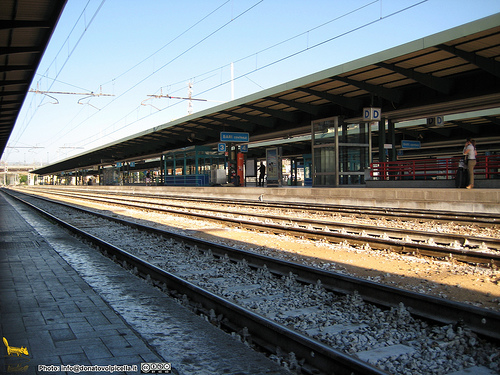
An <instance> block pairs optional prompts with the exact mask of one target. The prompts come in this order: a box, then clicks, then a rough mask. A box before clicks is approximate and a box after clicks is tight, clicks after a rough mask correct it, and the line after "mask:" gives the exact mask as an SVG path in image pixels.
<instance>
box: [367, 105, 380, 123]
mask: <svg viewBox="0 0 500 375" xmlns="http://www.w3.org/2000/svg"><path fill="white" fill-rule="evenodd" d="M381 114H382V112H381V111H380V108H372V107H369V108H363V121H380V117H381Z"/></svg>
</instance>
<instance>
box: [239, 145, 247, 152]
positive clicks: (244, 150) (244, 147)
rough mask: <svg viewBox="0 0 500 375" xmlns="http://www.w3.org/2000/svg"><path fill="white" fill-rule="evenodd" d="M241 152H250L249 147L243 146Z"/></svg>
mask: <svg viewBox="0 0 500 375" xmlns="http://www.w3.org/2000/svg"><path fill="white" fill-rule="evenodd" d="M240 151H241V152H248V145H241V146H240Z"/></svg>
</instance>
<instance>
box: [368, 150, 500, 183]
mask: <svg viewBox="0 0 500 375" xmlns="http://www.w3.org/2000/svg"><path fill="white" fill-rule="evenodd" d="M461 159H462V158H461V157H453V158H442V159H416V160H401V161H388V162H377V163H372V164H371V166H370V167H371V171H370V175H371V177H372V179H373V180H378V181H388V180H441V179H442V180H451V179H454V178H455V176H456V173H457V170H458V168H459V166H460V160H461ZM465 167H466V165H465ZM474 178H477V179H491V178H500V155H490V156H478V157H477V164H476V166H475V168H474Z"/></svg>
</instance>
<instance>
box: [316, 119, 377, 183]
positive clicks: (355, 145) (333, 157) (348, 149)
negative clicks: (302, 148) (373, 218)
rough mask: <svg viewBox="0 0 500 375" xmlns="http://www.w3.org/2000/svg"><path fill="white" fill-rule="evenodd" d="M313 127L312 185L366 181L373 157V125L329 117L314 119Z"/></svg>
mask: <svg viewBox="0 0 500 375" xmlns="http://www.w3.org/2000/svg"><path fill="white" fill-rule="evenodd" d="M311 130H312V131H311V149H312V180H313V181H312V185H313V186H316V187H321V186H325V187H332V186H340V185H357V184H363V183H364V182H365V180H364V179H365V169H367V168H368V167H369V165H370V159H371V135H370V124H369V123H364V122H363V123H359V124H348V123H345V122H344V121H343V120H342V118H341V117H330V118H326V119H321V120H317V121H313V122H312V129H311Z"/></svg>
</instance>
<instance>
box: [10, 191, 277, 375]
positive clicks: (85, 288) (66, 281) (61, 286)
mask: <svg viewBox="0 0 500 375" xmlns="http://www.w3.org/2000/svg"><path fill="white" fill-rule="evenodd" d="M0 280H1V285H2V287H1V289H0V335H1V336H2V337H4V338H5V342H6V343H7V344H8V346H9V349H10V353H9V351H8V349H7V346H6V345H5V343H2V344H1V345H2V349H1V350H2V354H1V355H0V373H3V374H8V373H13V372H21V373H23V374H71V373H78V372H80V373H92V374H93V373H107V374H110V373H117V374H138V373H141V364H144V363H170V364H171V366H172V373H173V374H181V375H182V374H241V375H243V374H255V373H259V374H268V375H278V374H286V373H287V372H286V371H285V370H284V369H283V368H281V367H279V366H278V365H277V364H275V363H274V362H272V361H271V360H269V359H268V358H266V357H265V356H264V355H262V354H259V353H256V352H254V351H253V350H251V349H249V348H247V347H246V346H245V345H244V344H242V343H240V342H239V341H237V340H236V339H235V338H233V337H231V335H228V334H226V333H224V332H222V331H220V330H218V329H217V328H215V327H214V326H212V325H211V324H210V323H208V322H206V321H205V320H204V319H203V318H201V317H199V316H196V315H195V314H193V313H191V312H190V311H189V310H188V309H187V308H185V307H184V306H182V305H180V304H179V303H178V302H176V301H174V300H173V299H172V298H170V297H168V296H167V295H165V294H164V293H162V292H160V291H159V290H157V289H155V288H154V287H152V286H151V285H149V284H148V283H146V282H145V281H143V280H141V279H139V278H137V277H136V276H133V275H132V274H130V273H129V272H128V271H126V270H124V269H123V268H121V267H120V266H119V265H117V264H115V263H114V262H112V261H111V260H110V259H108V258H106V257H104V256H102V255H101V254H100V253H99V252H98V251H96V250H95V249H92V248H90V247H88V246H86V245H84V244H82V243H81V242H79V241H78V240H77V239H75V238H74V237H71V236H70V235H68V234H67V233H66V232H65V231H64V230H62V229H60V228H58V227H56V226H54V225H53V224H51V223H49V222H48V221H46V220H44V219H42V218H41V217H39V216H37V215H35V214H33V213H31V212H29V211H28V209H26V208H25V207H24V206H22V205H21V204H20V203H17V202H15V201H13V200H12V199H11V198H8V197H6V196H5V195H3V194H0ZM16 348H18V349H16ZM17 352H19V355H17ZM243 358H244V359H245V360H242V359H243ZM83 366H88V367H83ZM99 366H101V367H99ZM127 366H128V367H127Z"/></svg>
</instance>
